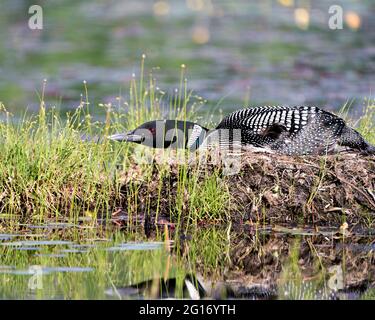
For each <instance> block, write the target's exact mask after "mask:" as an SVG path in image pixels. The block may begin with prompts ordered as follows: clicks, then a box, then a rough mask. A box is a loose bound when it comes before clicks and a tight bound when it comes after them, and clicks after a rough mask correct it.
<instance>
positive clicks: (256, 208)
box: [228, 154, 375, 225]
mask: <svg viewBox="0 0 375 320" xmlns="http://www.w3.org/2000/svg"><path fill="white" fill-rule="evenodd" d="M228 182H229V186H230V193H231V196H232V198H233V200H234V201H235V203H236V210H237V212H241V211H242V212H244V213H246V214H247V218H249V219H256V218H259V215H261V216H263V215H264V212H266V220H268V221H269V222H276V223H282V222H291V221H292V222H301V219H302V221H303V222H306V223H319V224H324V225H333V224H334V225H337V224H340V223H342V222H343V221H344V220H345V221H346V222H347V223H352V224H356V223H358V222H364V220H366V221H367V222H368V221H369V218H370V220H372V219H371V218H375V215H374V214H375V195H374V188H375V158H374V157H363V156H361V155H358V154H339V155H328V156H326V157H312V156H309V157H288V156H279V155H272V154H271V155H264V154H247V155H245V157H244V159H243V163H242V167H241V173H240V174H238V175H233V176H230V177H228ZM262 212H263V213H262ZM262 219H263V217H262Z"/></svg>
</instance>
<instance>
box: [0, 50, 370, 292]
mask: <svg viewBox="0 0 375 320" xmlns="http://www.w3.org/2000/svg"><path fill="white" fill-rule="evenodd" d="M144 61H145V56H143V57H142V61H141V74H140V76H139V77H136V76H135V75H134V76H133V78H132V80H131V83H130V89H129V92H128V95H127V98H126V99H125V98H124V97H118V98H117V99H116V101H117V105H115V104H113V105H111V104H100V105H99V106H93V105H91V104H90V100H89V89H88V87H89V84H87V83H86V82H84V84H83V89H84V94H83V96H82V99H81V103H80V105H79V106H78V107H77V109H76V110H75V111H72V112H70V113H68V114H67V116H66V118H63V117H61V115H60V114H59V112H58V111H57V110H56V109H55V108H54V107H51V106H47V102H46V101H45V100H44V90H45V87H46V85H47V83H46V82H44V83H43V88H42V91H41V93H40V110H39V113H38V114H36V115H32V116H25V117H24V118H23V120H21V121H20V122H14V121H13V119H12V115H11V114H10V113H9V112H8V111H7V110H6V106H4V105H3V104H1V110H2V112H3V115H4V118H5V120H4V121H2V122H1V123H0V137H1V140H2V143H1V144H0V179H1V183H0V186H1V189H0V219H1V220H0V233H2V232H22V230H23V229H24V228H25V227H24V226H25V225H27V224H47V223H51V222H56V221H61V220H64V221H67V222H71V223H77V224H79V223H86V222H87V221H89V223H90V224H91V225H92V226H95V228H96V229H95V230H96V231H94V232H97V233H102V232H112V231H113V230H117V231H121V232H123V233H129V234H132V235H133V236H134V238H135V239H144V237H146V238H150V237H152V238H154V239H162V240H165V241H167V240H174V242H175V244H176V247H175V248H174V251H175V252H177V253H179V254H180V256H181V257H183V258H184V257H186V255H188V256H189V259H191V260H192V261H194V263H196V264H197V270H199V271H201V272H204V273H207V274H209V275H211V276H212V275H216V277H222V276H223V274H226V277H228V278H230V277H233V276H234V275H236V274H237V275H238V274H239V273H241V275H242V276H243V277H245V278H246V279H248V281H250V280H252V281H254V280H257V281H259V282H267V283H271V282H270V281H271V280H274V281H275V280H276V279H279V278H280V277H281V278H282V277H284V278H286V277H287V274H293V273H295V272H296V269H295V268H297V269H298V270H299V271H298V272H297V274H296V275H295V276H297V277H299V278H300V279H303V278H304V275H305V274H310V275H311V274H316V272H317V270H319V271H320V272H322V270H324V272H323V277H325V276H326V275H327V274H328V273H329V272H328V269H329V266H330V265H335V264H337V261H336V260H337V257H336V255H335V257H336V260H334V259H335V258H332V259H331V256H332V253H330V252H329V251H330V250H331V249H332V247H330V245H331V246H333V244H335V245H340V244H341V245H342V246H343V247H342V250H341V251H340V252H341V253H339V255H341V256H345V254H342V252H344V251H345V245H346V244H348V243H351V244H353V245H358V246H365V245H368V244H370V245H372V242H373V240H371V241H370V242H368V241H367V240H368V239H365V238H364V237H365V236H364V235H371V234H372V235H373V230H374V224H375V215H374V214H375V191H374V183H375V158H374V157H372V156H363V155H359V154H355V153H342V154H336V155H327V156H320V157H312V156H309V157H287V156H279V155H274V154H265V153H246V152H245V153H244V154H243V155H242V156H241V164H240V167H241V168H240V172H239V173H238V174H235V175H225V174H223V167H222V166H220V165H216V164H210V163H207V164H206V165H205V166H203V167H202V166H199V165H197V164H194V163H193V164H192V163H188V162H185V163H181V162H180V161H174V157H176V152H175V151H168V150H167V151H165V150H151V149H148V148H146V147H142V146H135V145H133V144H127V143H115V142H111V141H109V140H108V139H106V137H107V136H108V135H110V134H113V133H115V132H123V131H126V130H127V129H132V128H135V127H137V126H138V125H140V124H141V123H143V122H145V121H148V120H154V119H167V118H169V119H179V120H183V119H186V120H190V121H197V122H199V123H200V124H202V125H205V126H207V127H212V118H211V117H208V116H207V117H205V119H206V120H203V119H202V118H200V117H199V114H202V110H203V106H204V99H203V98H201V97H199V96H196V95H194V93H193V92H191V91H189V90H188V83H187V80H186V67H185V66H184V65H182V67H181V74H180V82H179V85H178V89H177V90H175V91H174V92H173V94H172V95H169V96H168V94H166V93H165V92H163V91H162V90H160V89H159V88H158V87H157V84H156V81H155V79H154V77H153V75H152V74H151V73H150V74H148V75H146V74H145V71H144ZM366 104H367V105H366V107H365V109H364V114H363V116H362V117H361V118H360V119H359V120H358V121H357V122H355V123H353V125H355V127H356V128H357V130H359V131H360V132H361V134H362V135H363V136H364V138H365V139H367V141H369V142H370V143H372V144H375V130H374V129H375V124H374V116H375V102H374V100H368V101H367V102H366ZM95 107H102V108H105V110H106V118H105V120H104V121H103V122H101V121H95V120H94V119H93V118H92V116H91V115H90V109H91V108H95ZM197 110H199V113H198V112H197ZM343 113H345V110H344V112H343ZM349 123H350V121H349ZM82 136H89V137H92V136H99V137H102V139H101V141H99V142H95V141H87V140H82ZM182 158H183V159H188V156H187V155H186V154H182ZM82 221H83V222H82ZM84 221H86V222H84ZM139 228H141V229H142V231H141V234H140V235H138V234H137V232H139V231H137V230H139ZM210 228H213V229H214V231H212V232H207V233H206V230H209V229H210ZM216 228H217V231H215V230H216ZM103 230H104V231H103ZM197 230H199V232H200V235H199V236H198V237H194V233H195V232H198V231H197ZM270 232H273V233H274V234H276V236H272V237H271V236H270ZM205 234H206V235H207V237H205ZM277 234H282V235H283V236H282V237H281V236H280V237H279V236H277ZM59 236H60V237H62V238H68V239H69V237H70V236H72V235H70V234H62V233H60V234H59ZM289 236H301V237H302V236H307V239H305V238H303V239H302V240H301V239H299V240H298V239H297V240H296V239H295V238H294V237H292V238H291V237H289ZM189 237H192V238H193V239H194V240H193V241H191V242H190V244H189V245H188V246H189V250H190V251H189V250H188V251H189V252H190V253H188V254H187V253H186V246H187V245H186V242H187V240H186V239H187V238H189ZM327 239H328V240H327ZM348 239H349V241H348ZM228 243H229V244H230V246H228ZM328 243H329V244H330V245H328ZM324 244H326V245H327V246H324ZM315 245H316V247H315ZM286 252H287V254H285V253H286ZM296 252H297V253H296ZM330 254H331V255H330ZM282 255H285V256H286V257H287V258H286V261H287V262H288V261H289V262H288V264H287V267H282V262H283V263H284V262H285V259H284V260H283V261H281V258H280V257H281V256H282ZM301 259H302V262H301ZM330 259H331V260H330ZM345 259H346V261H350V262H351V263H352V264H351V265H350V266H349V267H348V269H347V270H346V272H347V279H349V283H350V284H351V285H353V286H354V287H356V286H357V287H358V286H361V285H363V283H370V284H372V285H373V284H374V279H375V270H374V267H373V266H374V263H373V254H372V256H369V253H368V252H366V251H360V252H359V253H358V254H353V255H350V254H348V253H346V258H345ZM371 261H372V262H371ZM355 264H357V267H354V265H355ZM358 266H361V267H362V268H363V270H366V271H367V272H366V273H365V272H364V271H363V270H362V271H361V270H359V268H358ZM300 268H302V269H303V272H301V271H300Z"/></svg>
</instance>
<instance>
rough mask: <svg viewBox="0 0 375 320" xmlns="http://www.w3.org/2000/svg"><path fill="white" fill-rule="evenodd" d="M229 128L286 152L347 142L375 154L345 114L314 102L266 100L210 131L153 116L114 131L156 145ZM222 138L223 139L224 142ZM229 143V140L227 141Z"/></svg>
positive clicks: (192, 142) (120, 137)
mask: <svg viewBox="0 0 375 320" xmlns="http://www.w3.org/2000/svg"><path fill="white" fill-rule="evenodd" d="M221 131H229V135H227V137H229V140H228V139H227V141H226V142H229V144H233V143H234V142H235V141H236V137H235V135H234V134H233V132H235V131H239V132H240V138H238V140H239V141H238V142H240V144H241V145H242V146H247V145H250V146H254V147H258V148H259V147H260V148H268V149H271V150H273V151H274V152H276V153H280V154H287V155H309V154H324V153H326V152H334V151H337V150H338V149H339V147H348V148H350V149H355V150H358V151H360V152H363V153H367V154H375V147H374V146H372V145H370V144H369V143H367V142H366V141H365V140H364V139H363V137H362V136H361V135H360V134H359V133H358V132H357V131H356V130H354V129H352V128H350V127H349V126H347V125H346V123H345V121H344V120H343V119H341V118H340V117H338V116H336V115H334V114H332V113H330V112H328V111H325V110H322V109H320V108H317V107H313V106H292V107H288V106H265V107H255V108H246V109H241V110H237V111H234V112H232V113H230V114H229V115H228V116H226V117H225V118H224V119H223V120H222V121H221V122H220V123H219V125H218V126H217V127H216V128H215V129H214V130H211V131H209V130H208V129H207V128H205V127H202V126H200V125H199V124H196V123H194V122H190V121H180V120H154V121H150V122H146V123H144V124H142V125H141V126H139V127H138V128H136V129H135V130H132V131H130V132H127V133H123V134H115V135H112V136H110V137H109V139H111V140H116V141H129V142H136V143H139V144H143V145H146V146H149V147H154V148H168V147H171V146H173V147H176V148H186V149H190V150H195V149H197V148H199V147H200V146H201V145H202V144H204V142H205V141H206V140H207V138H208V137H209V136H210V135H211V134H212V132H221ZM221 143H222V141H220V145H221ZM224 143H225V142H224Z"/></svg>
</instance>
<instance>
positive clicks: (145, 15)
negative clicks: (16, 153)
mask: <svg viewBox="0 0 375 320" xmlns="http://www.w3.org/2000/svg"><path fill="white" fill-rule="evenodd" d="M33 4H38V5H40V6H41V7H42V8H43V18H44V28H43V30H31V29H29V27H28V20H29V18H30V16H31V15H30V14H29V13H28V9H29V7H30V6H31V5H33ZM331 5H340V6H342V8H343V13H344V15H343V21H344V27H343V29H342V30H331V29H330V28H329V27H328V19H329V17H330V15H329V13H328V10H329V7H330V6H331ZM374 13H375V1H370V0H367V1H366V0H361V1H360V0H345V1H344V0H343V1H339V0H332V1H326V0H324V1H323V0H311V1H310V0H300V1H298V0H262V1H249V0H238V1H224V0H186V1H185V0H178V1H177V0H174V1H172V0H160V1H152V0H142V1H133V0H82V1H77V0H54V1H47V0H30V1H29V0H1V5H0V101H1V102H3V103H4V104H5V105H6V107H7V108H8V109H9V110H10V111H11V112H12V113H13V114H16V115H18V114H22V113H23V112H24V110H26V109H28V110H31V111H35V110H37V108H38V105H39V101H38V96H37V91H40V88H41V86H42V82H43V79H44V78H46V79H48V84H47V91H46V100H47V103H48V105H49V106H51V105H55V106H56V107H58V108H60V109H61V110H62V111H65V110H69V109H72V108H75V107H77V106H78V104H79V101H80V94H81V93H83V90H84V89H83V84H82V81H83V80H86V81H87V83H88V88H89V97H90V101H91V105H92V106H93V109H92V110H94V112H96V115H97V116H99V117H100V116H101V114H102V112H104V110H102V109H103V108H100V107H97V105H98V104H99V103H108V102H112V103H114V104H116V97H117V96H119V94H120V92H122V93H121V94H122V95H124V96H126V94H127V92H128V91H127V90H128V86H129V80H130V79H131V76H132V73H135V74H137V75H138V74H139V66H140V60H141V55H142V54H146V56H147V58H146V69H145V70H146V75H147V74H148V73H149V72H150V71H151V70H152V68H153V67H160V69H154V70H153V75H154V76H155V77H156V79H157V81H158V86H159V87H160V88H162V89H163V90H164V91H166V92H170V93H172V92H173V90H174V89H175V88H177V87H178V82H179V74H180V66H181V64H185V65H186V66H187V69H186V70H187V77H188V80H189V87H190V88H191V89H193V90H194V91H195V93H196V94H198V95H200V96H203V97H204V98H205V99H207V100H208V101H207V105H206V106H205V108H208V109H206V110H211V109H212V110H218V109H222V110H223V111H224V112H225V113H226V112H229V111H231V110H234V109H237V108H239V107H241V106H242V105H243V104H244V101H248V100H249V101H250V104H251V105H258V104H286V105H293V104H314V105H320V106H322V107H325V108H326V109H330V110H338V109H339V108H340V107H342V105H343V104H344V103H345V102H346V101H347V100H348V99H349V100H350V99H355V101H354V103H353V105H352V111H351V113H352V114H353V115H354V116H358V115H360V114H361V112H362V107H363V104H364V101H363V99H364V98H365V97H371V94H373V91H374V82H375V81H374V72H375V19H374ZM210 108H211V109H210ZM215 112H216V111H215Z"/></svg>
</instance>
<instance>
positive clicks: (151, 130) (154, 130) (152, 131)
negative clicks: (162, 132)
mask: <svg viewBox="0 0 375 320" xmlns="http://www.w3.org/2000/svg"><path fill="white" fill-rule="evenodd" d="M149 130H150V132H151V133H152V135H153V136H154V135H155V134H156V128H150V129H149Z"/></svg>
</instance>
